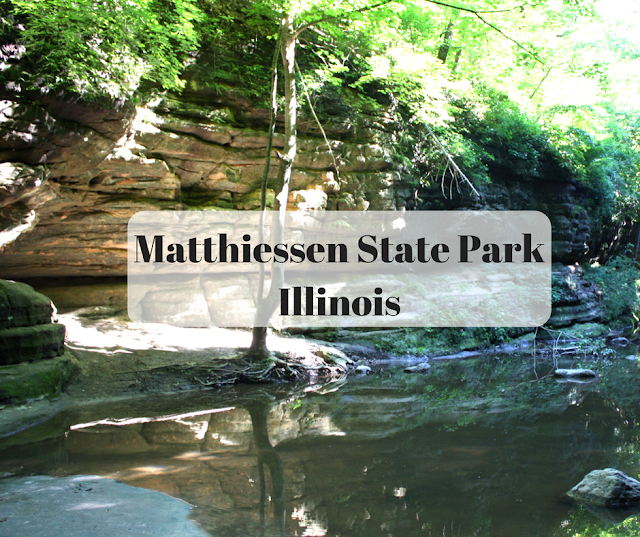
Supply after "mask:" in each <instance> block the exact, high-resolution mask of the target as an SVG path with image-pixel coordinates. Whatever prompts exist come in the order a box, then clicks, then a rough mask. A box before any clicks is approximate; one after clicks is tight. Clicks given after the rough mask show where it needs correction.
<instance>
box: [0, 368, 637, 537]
mask: <svg viewBox="0 0 640 537" xmlns="http://www.w3.org/2000/svg"><path fill="white" fill-rule="evenodd" d="M606 371H607V374H606V375H605V376H604V377H603V378H601V379H599V380H598V381H597V382H595V383H593V384H589V385H581V384H573V383H564V384H563V383H558V382H556V381H555V380H553V379H550V378H549V379H544V380H540V381H538V382H530V380H532V378H533V377H532V376H531V374H530V372H529V371H528V370H526V369H524V368H519V367H518V366H516V365H514V363H513V362H510V361H509V360H508V359H505V358H502V359H501V358H495V357H494V358H482V359H476V360H465V361H457V362H455V363H453V362H450V363H446V362H444V361H442V362H433V366H432V370H431V372H430V373H429V374H428V375H426V376H413V375H405V374H402V373H401V372H400V371H396V372H395V373H394V372H393V371H392V372H391V373H389V372H384V373H383V374H381V375H378V376H369V377H366V378H356V379H352V380H349V382H347V383H346V384H344V385H341V386H337V385H336V384H334V385H329V386H324V387H319V386H316V387H309V386H257V387H256V386H252V387H239V388H231V389H225V390H221V391H219V392H210V393H207V394H202V393H200V394H191V395H183V396H164V397H154V398H147V399H136V400H132V401H128V402H119V403H113V404H109V405H104V404H103V405H96V406H93V407H90V406H86V407H83V408H75V409H71V410H68V411H66V412H63V413H61V414H60V415H58V416H56V417H55V418H54V419H52V420H50V421H49V422H47V423H45V424H42V425H41V426H39V427H36V428H33V429H30V430H28V431H24V432H23V433H20V434H18V435H15V436H12V437H9V438H5V439H3V440H0V472H8V473H11V474H13V475H33V474H46V475H52V476H63V475H74V474H97V475H101V476H106V477H113V478H116V479H119V480H120V481H123V482H124V483H127V484H130V485H134V486H139V487H146V488H150V489H155V490H159V491H162V492H166V493H167V494H169V495H171V496H175V497H178V498H181V499H183V500H185V501H187V502H189V503H191V504H193V505H195V506H196V507H195V508H194V510H193V512H192V513H193V515H192V516H193V518H194V519H195V520H196V521H197V522H198V523H199V524H200V525H201V527H202V528H203V529H205V530H206V531H207V532H209V533H210V534H211V535H213V536H224V537H236V536H238V537H239V536H248V537H253V536H262V535H265V536H274V535H287V536H294V535H297V536H323V535H327V536H344V537H346V536H353V537H377V536H380V537H383V536H384V537H388V536H394V537H405V536H406V537H414V536H415V537H417V536H434V537H435V536H438V537H439V536H444V537H454V536H460V537H463V536H465V537H466V536H469V537H470V536H492V537H500V536H505V537H507V536H508V537H512V536H575V537H578V536H592V535H593V536H596V535H638V534H640V522H639V521H638V519H636V518H634V517H630V518H627V519H626V520H623V521H621V522H619V523H617V524H612V523H610V522H605V521H603V520H601V519H599V518H598V517H596V516H595V515H593V514H591V513H589V512H587V511H585V510H584V509H582V508H580V507H578V506H576V505H574V504H573V503H571V501H570V500H569V499H567V498H566V497H565V496H564V493H565V492H566V491H568V490H569V489H570V488H571V487H573V486H574V485H575V484H577V483H578V482H579V481H580V480H581V479H582V477H583V476H584V475H585V474H586V473H588V472H590V471H591V470H594V469H597V468H606V467H616V468H618V469H620V470H622V471H624V472H626V473H627V474H629V475H631V476H632V477H638V474H639V472H640V454H639V453H637V450H640V444H639V441H640V440H639V436H640V425H639V422H640V406H639V401H640V396H639V393H640V392H639V391H638V376H639V373H638V371H639V369H638V367H637V364H636V362H630V361H626V360H624V359H619V360H617V361H616V362H615V363H613V364H611V365H608V366H606ZM117 420H119V421H117ZM93 422H100V423H93ZM272 446H273V447H272ZM259 462H260V464H259ZM260 467H262V469H263V472H261V471H260ZM262 474H264V475H262ZM1 483H2V482H1V481H0V487H1ZM261 483H264V493H263V494H262V492H261ZM0 534H1V527H0Z"/></svg>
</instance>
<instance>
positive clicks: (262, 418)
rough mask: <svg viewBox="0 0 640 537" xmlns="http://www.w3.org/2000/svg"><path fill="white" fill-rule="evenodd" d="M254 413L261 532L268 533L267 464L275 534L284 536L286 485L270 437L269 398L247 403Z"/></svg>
mask: <svg viewBox="0 0 640 537" xmlns="http://www.w3.org/2000/svg"><path fill="white" fill-rule="evenodd" d="M245 408H246V409H247V410H248V411H249V415H250V416H251V426H252V427H253V440H254V442H255V446H256V449H257V450H258V477H259V479H260V527H261V530H262V535H263V536H264V535H265V533H266V520H265V508H266V499H267V495H266V478H265V471H264V470H265V466H266V467H267V468H268V470H269V475H270V477H271V479H270V481H271V488H272V494H271V501H272V502H273V519H274V530H275V534H276V535H279V536H282V537H284V535H285V516H286V504H285V487H284V466H283V465H282V460H281V459H280V457H279V456H278V453H276V450H275V449H274V448H273V446H272V445H271V442H270V441H269V431H268V428H267V417H268V415H269V409H270V408H271V405H270V402H269V401H268V400H266V399H263V400H254V401H251V403H250V404H248V405H246V407H245Z"/></svg>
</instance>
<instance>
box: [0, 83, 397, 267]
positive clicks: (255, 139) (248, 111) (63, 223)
mask: <svg viewBox="0 0 640 537" xmlns="http://www.w3.org/2000/svg"><path fill="white" fill-rule="evenodd" d="M5 99H6V100H5V101H2V104H1V105H0V135H1V136H0V161H2V160H4V161H8V162H11V164H5V167H6V168H4V169H3V168H0V223H3V224H4V225H3V226H2V228H3V229H8V228H11V229H12V230H14V231H13V233H12V235H11V240H12V241H13V240H15V239H16V237H18V235H20V236H19V237H18V238H17V240H15V242H14V243H13V244H11V245H9V246H8V247H6V248H5V249H4V252H3V253H2V257H1V258H0V277H7V278H18V277H19V278H38V277H44V278H52V277H75V276H92V277H101V276H124V275H126V261H127V258H126V228H127V222H128V221H129V218H130V217H131V216H132V215H133V214H135V213H136V212H138V211H145V210H147V211H149V210H151V211H155V210H166V209H172V210H179V209H187V208H203V209H239V210H252V209H257V208H259V206H260V188H261V181H262V175H263V169H264V163H265V151H266V146H267V138H268V137H267V130H268V122H269V118H268V114H267V113H266V111H265V110H262V109H256V108H253V107H252V106H251V103H249V102H248V101H246V100H243V99H241V98H235V99H234V98H231V97H229V96H216V97H214V96H212V95H211V94H210V92H208V91H206V89H204V90H199V89H197V88H194V87H192V88H191V90H187V91H185V92H184V93H183V94H182V95H181V96H180V97H176V96H175V95H167V96H165V98H163V99H162V100H158V101H155V102H153V103H150V104H148V105H147V106H145V107H141V108H138V109H137V110H133V109H132V108H130V107H125V106H122V107H120V108H117V107H116V108H115V109H108V108H107V107H101V106H100V105H98V104H95V103H92V104H86V103H81V102H63V101H61V102H54V101H46V102H45V101H42V102H39V103H38V102H35V103H34V102H33V101H30V102H29V103H28V104H27V103H24V102H22V99H21V98H20V97H19V96H15V95H6V96H5ZM281 120H282V118H279V121H280V122H282V121H281ZM390 121H391V119H390V118H387V117H386V115H385V112H384V111H382V112H380V117H377V116H376V117H374V116H372V117H371V118H370V120H363V119H362V118H360V119H358V120H354V121H335V122H332V123H330V125H328V126H327V134H328V135H329V136H330V137H331V138H333V139H332V140H331V141H330V145H331V151H329V148H328V147H327V145H326V144H325V142H324V141H323V139H322V137H321V134H320V132H319V131H317V128H316V127H315V125H314V124H312V123H305V121H304V119H303V121H302V122H301V123H300V126H299V142H298V147H299V149H298V157H297V159H296V162H295V169H294V173H293V177H292V184H291V192H290V196H289V200H288V205H289V207H290V208H294V207H306V208H310V209H320V210H323V209H338V208H339V209H340V210H363V209H372V210H387V209H394V208H395V207H396V206H397V205H402V202H401V201H399V200H398V195H397V193H396V191H395V185H396V183H397V182H398V181H399V174H398V172H397V171H395V169H394V165H393V163H392V161H391V157H390V154H389V150H388V148H387V146H385V144H383V143H381V140H383V139H384V138H385V136H387V137H388V132H387V131H389V129H390V128H391V127H390V125H389V123H390ZM281 147H283V137H282V136H281V135H276V137H275V140H274V149H278V148H281ZM334 161H335V165H337V166H338V168H339V173H337V172H336V169H335V165H334ZM41 165H46V168H47V170H48V175H47V177H44V176H42V177H41V178H39V179H38V174H40V175H42V174H43V173H44V172H43V168H42V167H41ZM277 166H278V161H277V159H273V160H272V165H271V168H270V170H269V178H270V180H273V179H275V176H276V171H277ZM3 178H4V179H3ZM274 196H275V192H274V191H273V190H272V189H269V190H268V193H267V200H268V203H269V204H272V203H273V200H274ZM45 202H46V203H45ZM3 207H4V208H5V213H6V214H5V213H2V212H1V211H2V210H3V209H2V208H3ZM36 222H37V225H35V224H36ZM34 226H35V227H34ZM31 228H33V229H31ZM27 229H31V231H30V232H29V233H22V234H20V233H19V232H20V231H25V230H27ZM8 242H10V241H7V244H8Z"/></svg>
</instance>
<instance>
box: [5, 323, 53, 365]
mask: <svg viewBox="0 0 640 537" xmlns="http://www.w3.org/2000/svg"><path fill="white" fill-rule="evenodd" d="M64 336H65V327H64V325H62V324H54V323H49V324H41V325H38V326H22V327H19V328H8V329H6V330H0V349H2V355H0V365H12V364H19V363H21V362H34V361H37V360H43V359H47V358H54V357H56V356H60V355H61V354H62V353H63V352H64Z"/></svg>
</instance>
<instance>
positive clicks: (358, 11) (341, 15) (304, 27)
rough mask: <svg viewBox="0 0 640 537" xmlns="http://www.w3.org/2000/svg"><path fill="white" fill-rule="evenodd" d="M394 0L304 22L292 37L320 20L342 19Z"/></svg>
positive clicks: (386, 0)
mask: <svg viewBox="0 0 640 537" xmlns="http://www.w3.org/2000/svg"><path fill="white" fill-rule="evenodd" d="M395 1H396V0H382V2H378V3H377V4H372V5H370V6H364V7H361V8H360V9H353V10H351V11H347V12H346V13H341V14H340V15H330V16H327V17H323V18H321V19H317V20H315V21H312V22H310V23H308V24H305V25H304V26H301V27H300V28H298V29H297V30H296V32H295V33H294V34H293V36H294V37H298V36H299V35H300V34H301V33H302V32H304V31H305V30H306V29H307V28H310V27H311V26H315V25H316V24H320V23H321V22H328V21H332V20H336V19H344V18H347V17H348V16H349V15H352V14H354V13H363V12H365V11H371V10H372V9H376V8H379V7H382V6H386V5H387V4H392V3H393V2H395Z"/></svg>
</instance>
